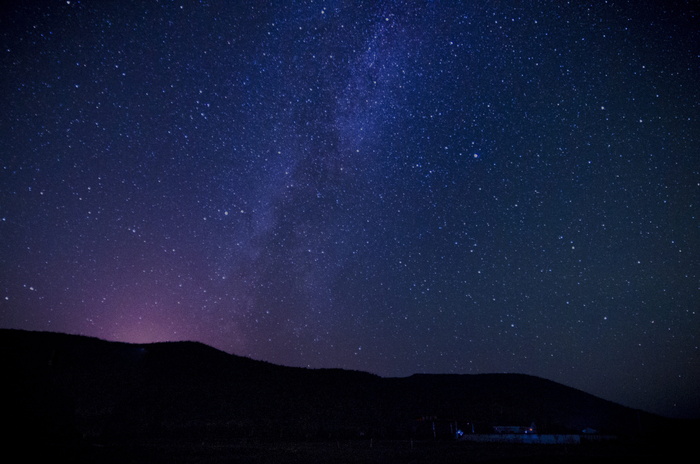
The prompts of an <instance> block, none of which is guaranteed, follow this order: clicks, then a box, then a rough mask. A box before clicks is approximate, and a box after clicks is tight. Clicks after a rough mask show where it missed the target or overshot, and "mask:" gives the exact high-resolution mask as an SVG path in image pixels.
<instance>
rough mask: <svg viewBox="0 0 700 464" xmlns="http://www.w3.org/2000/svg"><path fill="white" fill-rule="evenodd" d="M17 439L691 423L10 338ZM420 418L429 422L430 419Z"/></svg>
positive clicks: (660, 428)
mask: <svg viewBox="0 0 700 464" xmlns="http://www.w3.org/2000/svg"><path fill="white" fill-rule="evenodd" d="M0 353H1V360H2V366H3V371H4V372H3V377H4V378H5V379H6V380H5V381H4V385H3V388H4V390H5V392H4V394H3V401H4V403H5V404H4V405H3V410H4V411H7V414H6V415H5V418H6V420H9V422H10V423H12V424H14V426H13V427H12V430H13V435H12V436H11V437H10V439H11V441H16V440H19V441H20V442H42V443H43V442H46V443H50V442H56V443H70V442H76V443H83V442H89V443H102V444H110V443H111V444H114V443H153V442H162V443H174V442H178V443H182V442H197V443H202V442H208V443H228V442H230V441H231V440H241V439H245V440H258V441H259V440H262V441H266V442H272V441H279V440H299V439H303V440H309V439H312V440H319V439H321V440H327V439H329V438H330V439H333V440H335V439H356V438H360V437H365V438H370V437H371V438H375V439H409V438H415V439H420V438H427V437H428V436H430V435H431V433H432V426H431V427H429V428H427V427H425V424H426V419H425V418H428V419H427V421H429V422H430V423H431V424H432V423H433V422H436V423H437V424H438V428H437V433H436V436H438V438H445V437H446V436H448V435H449V431H450V430H451V429H450V428H448V427H453V426H454V427H460V428H464V429H467V428H471V426H472V424H473V426H474V428H475V430H476V431H477V432H479V431H490V430H491V429H490V427H491V426H493V425H529V424H531V423H533V422H534V423H535V424H536V425H537V427H538V430H539V432H540V433H547V432H549V433H568V432H580V431H581V430H582V429H583V428H585V427H590V428H593V429H596V430H598V431H600V432H601V433H605V434H614V435H617V436H619V437H621V438H623V439H625V440H639V439H644V438H646V437H658V436H659V434H661V433H667V432H668V431H671V430H676V428H677V427H679V426H681V425H682V426H683V427H686V426H687V424H688V423H683V424H681V423H680V422H678V421H673V420H670V419H665V418H662V417H659V416H655V415H652V414H648V413H645V412H642V411H637V410H632V409H629V408H626V407H623V406H620V405H617V404H614V403H611V402H609V401H605V400H602V399H600V398H597V397H594V396H592V395H589V394H587V393H584V392H582V391H579V390H576V389H573V388H569V387H566V386H563V385H560V384H557V383H555V382H551V381H548V380H545V379H541V378H537V377H532V376H528V375H516V374H484V375H413V376H411V377H407V378H381V377H378V376H375V375H372V374H368V373H364V372H355V371H345V370H340V369H318V370H311V369H303V368H292V367H284V366H277V365H273V364H270V363H266V362H261V361H254V360H251V359H248V358H243V357H239V356H234V355H229V354H226V353H224V352H221V351H218V350H216V349H214V348H211V347H208V346H206V345H203V344H201V343H193V342H176V343H156V344H146V345H132V344H126V343H115V342H106V341H102V340H98V339H94V338H87V337H82V336H73V335H65V334H57V333H39V332H25V331H17V330H0ZM421 418H424V420H423V421H421Z"/></svg>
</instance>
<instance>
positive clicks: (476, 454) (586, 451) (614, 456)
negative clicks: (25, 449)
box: [26, 440, 687, 464]
mask: <svg viewBox="0 0 700 464" xmlns="http://www.w3.org/2000/svg"><path fill="white" fill-rule="evenodd" d="M685 452H687V450H682V449H680V448H678V447H676V446H666V445H662V444H654V443H645V444H640V443H621V442H616V443H589V444H581V445H523V444H484V443H467V442H457V441H410V440H408V441H403V440H401V441H370V440H352V441H348V440H344V441H343V440H340V441H322V442H277V443H245V442H242V443H236V444H220V445H214V444H201V445H192V444H181V445H177V444H168V445H162V444H161V445H144V444H141V445H132V446H130V445H120V446H89V447H87V446H86V447H78V448H66V447H48V448H44V449H42V450H38V449H35V450H33V452H30V453H29V454H30V455H31V454H35V453H41V454H42V455H44V456H35V457H45V458H49V457H50V458H51V459H52V460H56V459H57V460H59V461H61V460H63V461H67V462H79V463H95V464H101V463H104V464H112V463H114V464H117V463H119V464H122V463H132V464H141V463H144V464H145V463H148V464H158V463H168V464H194V463H207V464H209V463H211V464H220V463H221V464H223V463H251V464H262V463H275V464H287V463H329V464H330V463H334V464H344V463H345V464H351V463H353V464H354V463H415V464H418V463H441V464H450V463H475V462H499V463H509V462H513V463H515V462H518V463H521V462H524V463H608V462H610V463H613V462H615V463H618V462H649V461H648V460H649V459H652V460H654V459H663V460H668V459H673V458H674V457H680V456H681V454H683V453H685ZM26 457H27V458H31V457H32V456H26Z"/></svg>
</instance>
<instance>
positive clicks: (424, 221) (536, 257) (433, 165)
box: [0, 0, 700, 416]
mask: <svg viewBox="0 0 700 464" xmlns="http://www.w3.org/2000/svg"><path fill="white" fill-rule="evenodd" d="M16 3H17V4H16V5H14V6H12V7H10V8H8V7H5V8H4V10H5V11H4V13H3V15H1V16H0V38H1V44H2V48H1V49H0V53H1V55H0V72H1V74H0V75H1V76H2V78H1V79H0V85H1V88H0V89H1V93H0V99H1V100H0V103H1V104H2V107H3V111H2V115H1V116H0V131H1V132H0V134H1V136H2V147H1V148H0V157H1V159H0V161H1V167H2V169H1V171H0V176H1V177H0V220H1V222H0V266H1V269H2V274H1V280H0V297H1V298H0V310H1V313H0V325H1V326H3V327H13V328H22V329H29V330H51V331H61V332H69V333H78V334H85V335H90V336H96V337H100V338H105V339H109V340H117V341H125V342H139V343H141V342H153V341H164V340H198V341H201V342H204V343H207V344H209V345H212V346H214V347H217V348H219V349H221V350H224V351H227V352H230V353H236V354H239V355H244V356H250V357H253V358H255V359H263V360H267V361H270V362H274V363H280V364H286V365H293V366H308V367H314V368H318V367H342V368H347V369H357V370H363V371H369V372H374V373H377V374H379V375H383V376H405V375H410V374H412V373H416V372H427V373H464V374H474V373H482V372H520V373H527V374H533V375H538V376H541V377H545V378H548V379H551V380H555V381H558V382H562V383H565V384H567V385H570V386H573V387H576V388H579V389H582V390H585V391H587V392H590V393H593V394H596V395H599V396H602V397H604V398H606V399H610V400H613V401H617V402H621V403H622V404H625V405H628V406H632V407H638V408H643V409H646V410H650V411H652V412H660V413H662V414H667V415H673V416H700V400H699V398H698V394H697V385H699V384H700V350H699V349H698V346H699V345H698V343H699V342H698V335H699V334H700V321H699V319H700V316H699V314H698V309H700V298H699V296H700V292H699V291H698V290H699V288H698V287H699V286H698V277H699V271H700V269H699V268H700V259H699V257H698V245H699V243H700V233H699V228H698V204H699V203H700V201H699V200H700V198H699V196H700V188H699V186H700V175H699V174H700V156H699V155H700V153H699V150H698V147H699V146H700V140H699V137H698V134H700V126H699V125H698V116H699V115H698V93H697V89H698V84H697V83H698V82H700V72H699V67H698V56H700V49H699V47H698V44H700V34H699V33H698V27H697V25H698V15H697V13H698V12H697V8H695V7H694V6H692V2H641V3H640V2H625V1H616V2H604V1H600V2H590V3H588V2H564V1H556V2H555V1H551V2H550V1H541V2H461V3H462V4H461V5H460V4H459V2H447V1H428V2H364V3H362V2H343V1H328V2H323V1H316V2H311V1H309V2H271V3H270V4H267V5H266V4H265V2H258V1H250V2H243V1H241V2H219V1H216V0H211V1H200V2H194V1H185V0H182V1H173V2H171V1H141V2H90V1H75V0H71V1H38V2H16ZM647 3H651V4H654V5H655V4H657V3H664V4H665V5H666V6H665V7H659V6H654V5H649V4H647Z"/></svg>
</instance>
